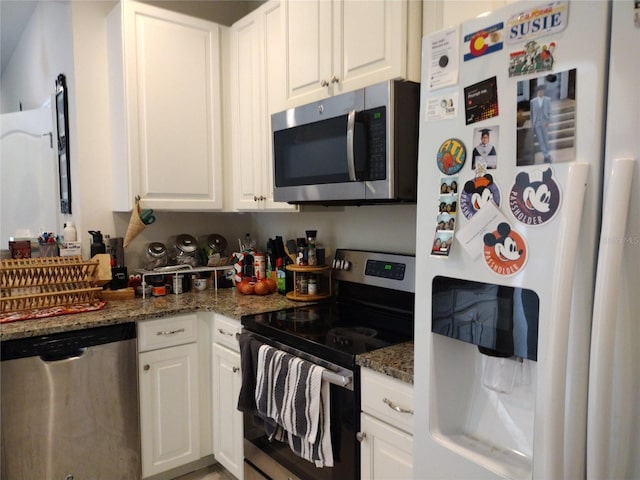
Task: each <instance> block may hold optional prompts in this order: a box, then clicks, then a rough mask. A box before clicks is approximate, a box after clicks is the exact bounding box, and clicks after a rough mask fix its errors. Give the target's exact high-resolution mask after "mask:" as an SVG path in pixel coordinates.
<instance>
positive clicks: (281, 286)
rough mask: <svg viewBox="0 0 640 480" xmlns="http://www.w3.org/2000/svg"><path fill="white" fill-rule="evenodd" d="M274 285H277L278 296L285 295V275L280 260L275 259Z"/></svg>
mask: <svg viewBox="0 0 640 480" xmlns="http://www.w3.org/2000/svg"><path fill="white" fill-rule="evenodd" d="M276 284H277V285H278V293H279V294H280V295H286V293H287V273H286V272H285V271H284V266H283V262H282V258H277V259H276Z"/></svg>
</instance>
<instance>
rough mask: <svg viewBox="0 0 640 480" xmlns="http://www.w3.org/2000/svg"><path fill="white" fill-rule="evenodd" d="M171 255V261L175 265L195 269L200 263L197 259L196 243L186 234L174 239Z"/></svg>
mask: <svg viewBox="0 0 640 480" xmlns="http://www.w3.org/2000/svg"><path fill="white" fill-rule="evenodd" d="M172 253H173V256H172V260H173V262H174V263H175V265H191V266H192V267H197V266H198V265H199V263H200V262H199V259H198V243H197V241H196V239H195V238H194V237H193V236H191V235H189V234H187V233H183V234H181V235H178V236H177V237H176V239H175V242H174V248H173V251H172Z"/></svg>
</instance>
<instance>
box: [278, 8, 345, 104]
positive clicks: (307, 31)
mask: <svg viewBox="0 0 640 480" xmlns="http://www.w3.org/2000/svg"><path fill="white" fill-rule="evenodd" d="M333 9H334V2H333V1H327V0H310V1H304V2H300V1H297V0H287V1H286V3H285V43H286V60H285V62H286V82H287V84H286V86H287V90H286V92H287V103H288V106H292V105H301V104H304V103H309V102H312V101H314V100H319V99H322V98H326V97H327V96H328V95H330V94H331V91H330V88H331V74H332V72H331V70H332V65H333V38H334V35H333V25H332V23H333V19H332V17H333V13H332V12H333Z"/></svg>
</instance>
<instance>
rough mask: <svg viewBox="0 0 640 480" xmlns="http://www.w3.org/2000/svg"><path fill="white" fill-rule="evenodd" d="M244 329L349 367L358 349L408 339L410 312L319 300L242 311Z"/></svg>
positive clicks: (368, 348) (367, 350)
mask: <svg viewBox="0 0 640 480" xmlns="http://www.w3.org/2000/svg"><path fill="white" fill-rule="evenodd" d="M241 321H242V325H243V326H244V327H245V329H246V330H248V331H251V332H255V333H258V334H260V335H262V336H265V337H267V338H270V339H272V340H275V341H278V342H280V343H284V344H285V345H288V346H290V347H293V348H296V349H299V350H302V351H304V352H307V353H310V354H312V355H316V356H318V357H320V358H323V359H325V360H328V361H330V362H333V363H336V364H338V365H343V366H346V367H352V366H353V365H354V364H355V356H356V355H358V354H361V353H365V352H369V351H371V350H376V349H378V348H382V347H387V346H390V345H394V344H397V343H402V342H405V341H409V340H411V339H412V338H413V315H412V314H410V313H407V312H394V311H389V310H386V309H381V308H376V307H369V306H364V305H355V304H347V303H338V302H336V303H321V304H316V305H308V306H301V307H295V308H288V309H284V310H278V311H274V312H267V313H260V314H255V315H245V316H243V317H242V319H241Z"/></svg>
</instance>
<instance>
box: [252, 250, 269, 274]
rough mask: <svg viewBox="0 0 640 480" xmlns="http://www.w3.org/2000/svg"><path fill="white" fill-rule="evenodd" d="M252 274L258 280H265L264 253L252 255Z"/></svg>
mask: <svg viewBox="0 0 640 480" xmlns="http://www.w3.org/2000/svg"><path fill="white" fill-rule="evenodd" d="M253 274H254V275H255V277H256V278H257V279H258V280H262V279H264V278H266V275H267V266H266V258H265V255H264V253H255V254H254V255H253Z"/></svg>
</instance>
